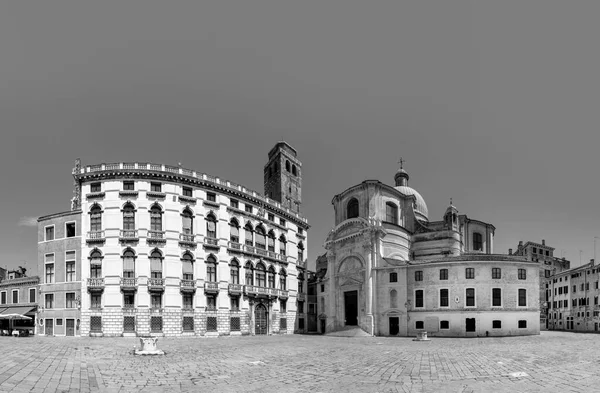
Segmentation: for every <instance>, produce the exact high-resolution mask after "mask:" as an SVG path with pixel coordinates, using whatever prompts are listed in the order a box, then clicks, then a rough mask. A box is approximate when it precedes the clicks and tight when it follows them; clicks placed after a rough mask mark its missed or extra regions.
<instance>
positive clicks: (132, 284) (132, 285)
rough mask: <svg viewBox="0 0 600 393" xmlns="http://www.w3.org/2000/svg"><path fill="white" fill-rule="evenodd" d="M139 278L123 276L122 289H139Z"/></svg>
mask: <svg viewBox="0 0 600 393" xmlns="http://www.w3.org/2000/svg"><path fill="white" fill-rule="evenodd" d="M137 285H138V282H137V278H127V277H124V278H121V289H137Z"/></svg>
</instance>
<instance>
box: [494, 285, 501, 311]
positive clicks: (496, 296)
mask: <svg viewBox="0 0 600 393" xmlns="http://www.w3.org/2000/svg"><path fill="white" fill-rule="evenodd" d="M501 306H502V289H500V288H492V307H501Z"/></svg>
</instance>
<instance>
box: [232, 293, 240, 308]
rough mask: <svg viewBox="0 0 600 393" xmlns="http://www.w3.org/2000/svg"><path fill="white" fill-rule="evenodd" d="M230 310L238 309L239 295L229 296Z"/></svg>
mask: <svg viewBox="0 0 600 393" xmlns="http://www.w3.org/2000/svg"><path fill="white" fill-rule="evenodd" d="M231 311H240V298H239V296H232V297H231Z"/></svg>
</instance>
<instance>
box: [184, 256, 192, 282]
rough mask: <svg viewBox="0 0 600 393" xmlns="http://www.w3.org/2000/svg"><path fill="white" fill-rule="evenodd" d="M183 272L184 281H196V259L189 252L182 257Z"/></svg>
mask: <svg viewBox="0 0 600 393" xmlns="http://www.w3.org/2000/svg"><path fill="white" fill-rule="evenodd" d="M181 270H182V273H183V279H184V280H193V279H194V257H193V256H192V254H190V253H189V252H186V253H185V254H183V256H182V257H181Z"/></svg>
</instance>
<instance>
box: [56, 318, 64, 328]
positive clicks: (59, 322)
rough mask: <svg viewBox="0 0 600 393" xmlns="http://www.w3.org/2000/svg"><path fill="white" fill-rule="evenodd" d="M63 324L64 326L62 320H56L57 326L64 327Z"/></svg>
mask: <svg viewBox="0 0 600 393" xmlns="http://www.w3.org/2000/svg"><path fill="white" fill-rule="evenodd" d="M62 324H63V320H62V318H57V319H56V326H62Z"/></svg>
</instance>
